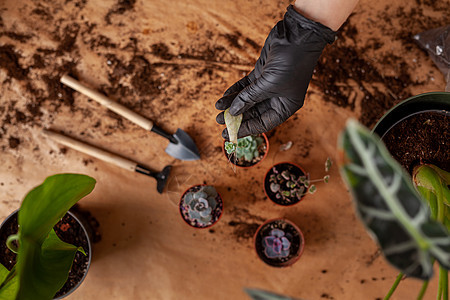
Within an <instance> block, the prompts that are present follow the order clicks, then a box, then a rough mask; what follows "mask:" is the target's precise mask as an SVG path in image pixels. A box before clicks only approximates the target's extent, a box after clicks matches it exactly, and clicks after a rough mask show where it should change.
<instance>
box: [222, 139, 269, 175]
mask: <svg viewBox="0 0 450 300" xmlns="http://www.w3.org/2000/svg"><path fill="white" fill-rule="evenodd" d="M260 136H261V137H262V138H263V139H264V141H263V143H262V144H261V145H260V146H259V148H258V150H259V152H260V155H259V156H258V157H256V158H254V159H253V160H252V161H250V162H249V161H246V160H244V159H240V160H237V159H236V155H235V154H234V153H233V154H228V153H227V152H226V151H225V142H226V141H224V142H223V144H222V151H223V154H224V155H225V157H226V158H227V160H228V161H229V162H230V163H232V164H233V165H235V166H237V167H238V168H242V169H249V168H252V167H254V166H256V165H258V164H259V163H260V162H262V161H263V160H264V159H265V158H266V157H267V154H268V153H269V139H268V138H267V135H266V134H265V133H261V134H260Z"/></svg>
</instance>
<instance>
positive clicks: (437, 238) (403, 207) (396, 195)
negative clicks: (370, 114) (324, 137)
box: [339, 120, 450, 279]
mask: <svg viewBox="0 0 450 300" xmlns="http://www.w3.org/2000/svg"><path fill="white" fill-rule="evenodd" d="M339 147H340V150H341V151H343V154H344V159H343V162H342V165H341V168H340V170H341V174H342V177H343V178H344V180H345V182H346V183H347V185H348V187H349V189H350V191H351V193H352V195H353V200H354V204H355V208H356V211H357V213H358V215H359V217H360V218H361V220H362V222H363V223H364V225H365V226H366V227H367V229H368V231H369V232H371V233H372V234H373V235H374V238H375V239H376V240H377V241H378V243H379V245H380V246H381V249H382V251H383V254H384V256H385V257H386V259H387V260H388V261H389V262H390V263H391V264H392V265H394V266H395V267H397V268H398V269H400V270H401V271H402V272H403V273H404V274H406V275H408V276H412V277H416V278H420V279H429V278H431V276H432V275H433V258H435V259H436V260H437V261H438V262H439V263H440V265H441V266H442V267H444V268H446V269H447V270H448V269H449V268H450V236H449V233H448V232H447V230H446V229H445V227H444V226H443V225H442V224H440V223H439V222H437V221H434V220H432V219H431V216H430V210H429V208H428V206H427V204H426V201H425V200H424V199H422V198H421V197H420V195H419V194H418V192H417V191H416V190H415V189H414V186H413V184H412V180H411V178H410V176H409V175H408V174H407V173H406V172H405V171H404V170H403V169H402V167H401V166H400V165H399V164H398V163H397V162H396V161H395V160H394V159H393V158H392V157H391V155H390V154H389V152H388V151H387V149H386V147H385V146H384V144H383V143H382V142H381V140H380V139H379V138H378V137H376V136H374V135H372V133H371V132H370V131H369V130H368V129H367V128H365V127H363V126H362V125H360V124H359V123H358V122H357V121H355V120H350V121H348V123H347V126H346V128H345V130H344V131H343V133H342V134H341V136H340V139H339Z"/></svg>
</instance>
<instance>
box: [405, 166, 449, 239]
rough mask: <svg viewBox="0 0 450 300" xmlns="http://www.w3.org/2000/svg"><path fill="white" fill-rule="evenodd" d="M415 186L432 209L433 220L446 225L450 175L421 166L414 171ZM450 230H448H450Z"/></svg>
mask: <svg viewBox="0 0 450 300" xmlns="http://www.w3.org/2000/svg"><path fill="white" fill-rule="evenodd" d="M413 180H414V184H415V185H416V187H417V188H418V190H419V192H420V194H421V195H422V197H423V198H424V199H425V200H427V202H428V205H429V206H430V207H431V212H432V215H433V218H434V219H436V220H437V221H439V222H441V223H444V220H445V219H446V218H448V217H449V215H448V214H447V210H448V204H449V203H450V190H449V188H448V185H449V184H450V173H448V172H446V171H444V170H442V169H440V168H438V167H436V166H434V165H420V166H418V167H416V168H414V170H413ZM448 229H449V228H447V230H448Z"/></svg>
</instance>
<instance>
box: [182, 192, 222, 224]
mask: <svg viewBox="0 0 450 300" xmlns="http://www.w3.org/2000/svg"><path fill="white" fill-rule="evenodd" d="M179 210H180V213H181V217H182V218H183V220H184V221H185V222H186V223H187V224H188V225H190V226H192V227H194V228H208V227H211V226H212V225H214V224H215V223H217V222H218V221H219V219H220V217H221V216H222V212H223V201H222V197H220V195H219V193H218V192H217V191H216V189H215V188H214V187H213V186H210V185H204V184H200V185H194V186H191V187H190V188H188V189H187V190H186V191H185V192H184V193H183V195H182V196H181V199H180V203H179Z"/></svg>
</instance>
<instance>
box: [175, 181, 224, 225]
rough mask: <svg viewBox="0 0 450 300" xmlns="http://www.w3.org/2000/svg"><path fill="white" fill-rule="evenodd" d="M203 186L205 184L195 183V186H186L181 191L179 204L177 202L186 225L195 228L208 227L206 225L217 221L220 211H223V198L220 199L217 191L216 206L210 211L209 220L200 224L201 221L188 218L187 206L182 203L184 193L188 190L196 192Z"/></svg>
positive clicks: (220, 214)
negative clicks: (184, 189) (186, 187)
mask: <svg viewBox="0 0 450 300" xmlns="http://www.w3.org/2000/svg"><path fill="white" fill-rule="evenodd" d="M203 186H205V185H195V186H192V187H190V188H188V189H187V190H186V191H185V192H184V193H183V195H182V196H181V199H180V204H179V209H180V213H181V217H182V218H183V220H184V221H185V222H186V223H187V224H188V225H190V226H192V227H195V228H208V227H211V226H212V225H214V224H215V223H217V222H218V221H219V219H220V217H221V216H222V212H223V200H222V197H221V196H220V195H219V193H217V196H216V197H215V200H216V202H217V206H216V207H215V209H214V210H213V211H212V213H211V216H212V218H211V220H210V221H209V222H207V223H206V224H202V223H199V222H198V221H197V220H195V219H191V218H190V216H189V211H188V207H187V205H185V203H184V198H185V195H186V194H187V193H189V192H197V191H199V190H200V189H201V188H202V187H203Z"/></svg>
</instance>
